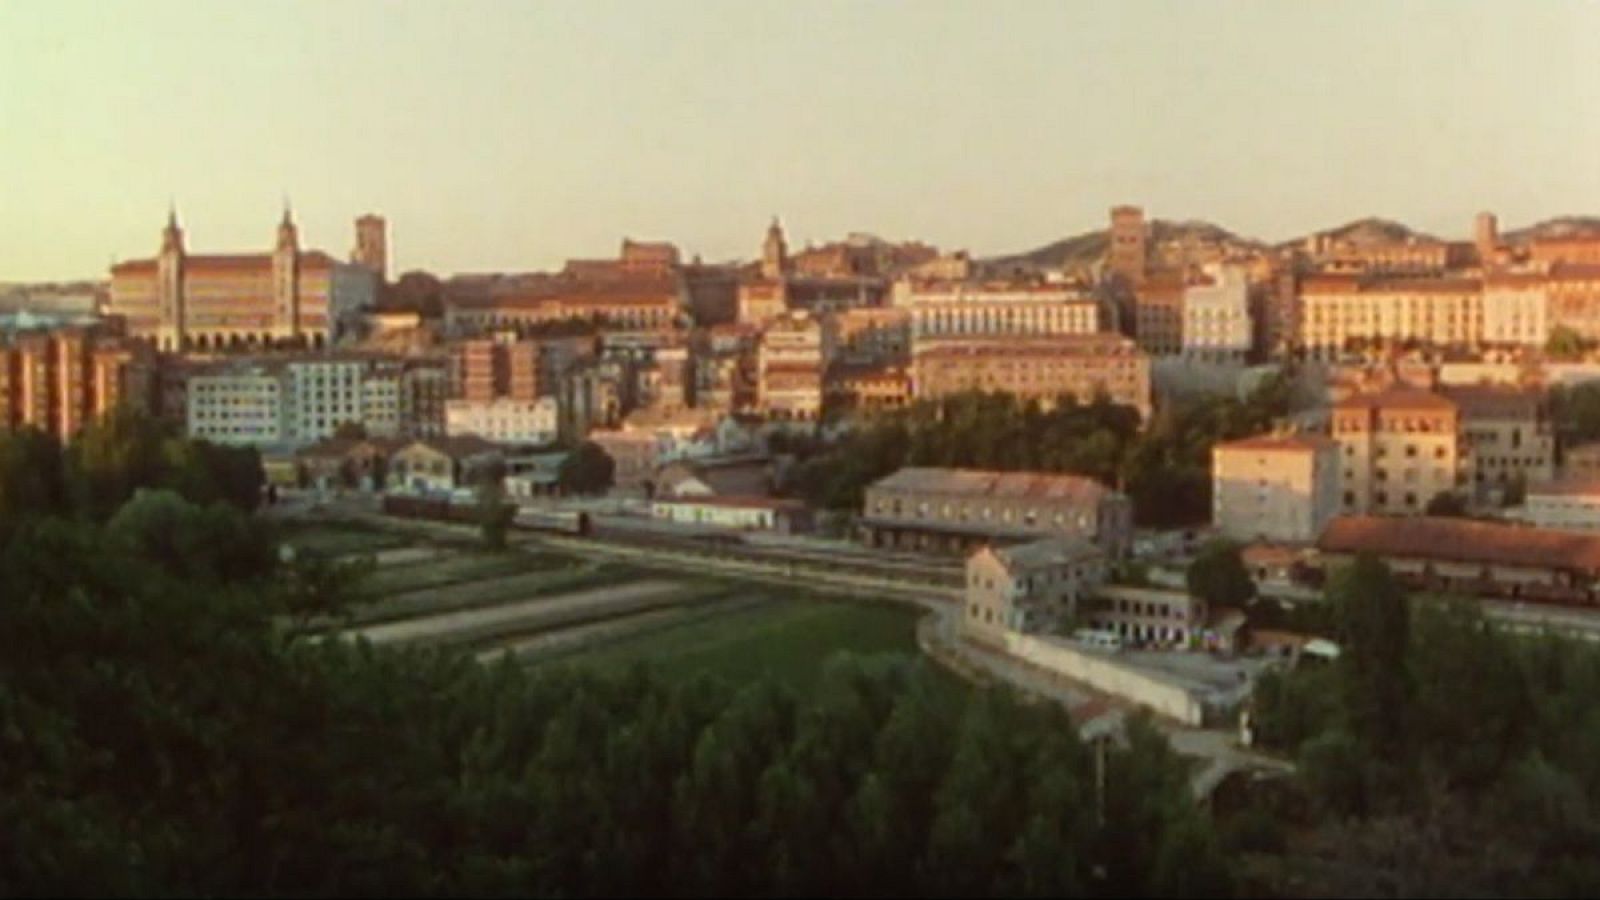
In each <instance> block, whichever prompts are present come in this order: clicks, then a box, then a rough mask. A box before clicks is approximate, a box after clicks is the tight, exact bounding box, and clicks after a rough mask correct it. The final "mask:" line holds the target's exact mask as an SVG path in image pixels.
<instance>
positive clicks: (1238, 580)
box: [1184, 540, 1256, 607]
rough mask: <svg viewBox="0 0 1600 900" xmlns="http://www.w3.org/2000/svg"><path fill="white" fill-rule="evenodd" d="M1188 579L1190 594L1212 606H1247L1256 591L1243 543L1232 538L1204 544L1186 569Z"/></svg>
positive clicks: (1186, 580)
mask: <svg viewBox="0 0 1600 900" xmlns="http://www.w3.org/2000/svg"><path fill="white" fill-rule="evenodd" d="M1184 581H1185V583H1186V584H1187V585H1188V588H1189V593H1190V594H1192V595H1194V596H1196V597H1199V598H1200V599H1202V600H1204V601H1206V603H1208V604H1210V605H1211V606H1212V607H1217V606H1243V605H1244V603H1245V602H1246V601H1247V600H1249V599H1250V598H1251V597H1254V596H1255V594H1256V586H1255V582H1254V581H1252V580H1251V579H1250V572H1249V570H1248V569H1246V568H1245V567H1244V559H1243V557H1242V556H1241V555H1240V551H1239V545H1238V544H1235V543H1233V542H1232V541H1226V540H1217V541H1212V542H1210V543H1208V544H1206V546H1205V547H1203V548H1201V550H1200V553H1199V554H1198V555H1196V556H1195V558H1194V561H1193V562H1191V563H1190V564H1189V570H1188V572H1186V573H1184Z"/></svg>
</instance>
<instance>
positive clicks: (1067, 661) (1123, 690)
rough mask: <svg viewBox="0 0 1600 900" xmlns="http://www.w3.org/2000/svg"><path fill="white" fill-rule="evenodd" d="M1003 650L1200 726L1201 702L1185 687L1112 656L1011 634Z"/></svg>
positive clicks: (1048, 639)
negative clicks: (1141, 670)
mask: <svg viewBox="0 0 1600 900" xmlns="http://www.w3.org/2000/svg"><path fill="white" fill-rule="evenodd" d="M1005 649H1006V652H1007V653H1010V654H1011V655H1013V656H1015V657H1017V658H1018V659H1021V660H1023V661H1025V662H1029V663H1032V664H1033V665H1036V666H1040V667H1042V668H1045V669H1048V670H1050V671H1052V672H1056V673H1059V674H1061V675H1063V676H1065V677H1067V678H1071V679H1073V680H1075V681H1081V682H1083V683H1084V684H1086V685H1088V686H1089V687H1091V688H1094V689H1095V690H1097V691H1103V692H1105V693H1107V694H1112V695H1114V696H1117V697H1121V698H1124V699H1126V700H1131V701H1133V702H1135V703H1142V704H1144V705H1145V706H1148V707H1150V708H1151V709H1152V710H1154V711H1155V712H1156V713H1158V714H1160V715H1163V716H1166V717H1167V718H1169V719H1174V720H1176V721H1178V722H1182V723H1183V724H1185V725H1192V726H1195V727H1199V726H1201V725H1202V724H1203V722H1204V712H1203V709H1202V707H1201V704H1200V701H1199V700H1198V699H1197V698H1195V697H1194V696H1193V695H1191V694H1190V693H1189V692H1188V691H1187V690H1185V689H1184V688H1182V687H1179V686H1177V685H1174V684H1168V683H1166V682H1164V681H1161V680H1160V679H1158V678H1155V677H1153V676H1150V675H1147V674H1145V673H1143V672H1140V671H1138V670H1136V669H1133V668H1131V667H1129V666H1125V665H1123V664H1122V663H1120V662H1118V661H1117V660H1116V658H1115V657H1111V656H1107V655H1104V654H1103V653H1096V652H1094V651H1091V650H1086V649H1079V648H1077V647H1075V646H1073V645H1072V644H1071V643H1069V642H1068V641H1066V640H1063V639H1061V638H1052V637H1042V636H1036V635H1025V634H1016V633H1014V632H1013V633H1011V634H1008V635H1007V636H1006V648H1005Z"/></svg>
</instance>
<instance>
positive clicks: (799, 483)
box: [779, 376, 1290, 527]
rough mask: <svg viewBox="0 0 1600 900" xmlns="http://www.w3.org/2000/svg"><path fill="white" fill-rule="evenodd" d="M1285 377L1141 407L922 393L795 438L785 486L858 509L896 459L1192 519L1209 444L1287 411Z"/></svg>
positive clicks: (1205, 485)
mask: <svg viewBox="0 0 1600 900" xmlns="http://www.w3.org/2000/svg"><path fill="white" fill-rule="evenodd" d="M1289 391H1290V380H1289V378H1288V377H1285V376H1279V377H1275V378H1273V379H1270V380H1268V381H1266V382H1264V383H1263V384H1262V385H1261V386H1260V387H1258V388H1257V389H1256V390H1255V391H1254V392H1252V393H1251V394H1250V395H1249V396H1248V397H1246V398H1245V399H1243V400H1240V399H1236V398H1233V397H1214V396H1208V397H1194V398H1187V399H1182V400H1174V401H1168V402H1164V403H1162V404H1160V405H1158V406H1157V408H1156V410H1155V412H1154V414H1153V415H1152V417H1151V421H1150V422H1149V424H1148V426H1147V427H1145V428H1143V429H1141V428H1140V424H1141V423H1140V421H1139V415H1138V413H1137V412H1136V411H1135V410H1134V409H1132V408H1131V407H1126V406H1118V405H1115V404H1112V403H1111V402H1110V401H1108V400H1106V399H1104V398H1103V397H1102V398H1100V399H1098V400H1096V401H1095V402H1093V403H1088V404H1083V403H1079V402H1078V401H1077V400H1076V399H1075V398H1073V397H1071V396H1065V397H1062V398H1060V400H1059V401H1058V402H1056V403H1055V404H1053V405H1051V407H1050V408H1049V409H1045V408H1044V407H1043V405H1041V404H1040V403H1039V402H1038V401H1036V400H1028V401H1026V402H1024V401H1020V400H1018V399H1017V398H1016V397H1015V396H1013V395H1011V394H1006V393H991V394H985V393H981V392H969V393H964V394H954V395H951V396H948V397H944V398H941V399H939V400H922V401H918V402H916V403H914V404H913V405H912V406H911V407H909V408H908V409H905V410H900V411H894V412H888V413H881V414H878V415H876V416H874V417H871V418H868V419H865V420H864V421H861V422H859V423H858V424H857V425H856V427H855V428H853V429H852V430H851V431H849V432H848V433H847V434H846V435H845V436H844V437H843V438H842V439H841V440H840V441H839V442H837V443H835V444H833V445H831V446H825V445H820V444H816V443H813V442H805V441H794V442H786V443H784V444H782V445H781V446H780V447H779V449H781V450H788V451H791V452H794V453H795V455H796V457H797V464H796V466H795V467H794V469H793V470H792V473H791V475H790V476H789V478H788V479H787V480H786V482H785V484H784V485H783V486H782V487H783V489H784V490H785V491H786V492H788V493H790V494H791V495H794V496H798V497H801V498H804V499H805V500H806V501H807V502H809V503H811V504H812V505H814V506H817V507H821V508H825V509H831V510H857V509H860V507H861V501H862V492H863V490H864V489H865V488H866V486H867V485H869V484H871V483H872V482H873V481H876V480H877V479H879V478H882V477H883V476H885V475H888V474H890V473H891V472H894V471H895V470H896V469H898V468H900V467H901V466H952V467H969V468H983V469H999V470H1006V471H1014V470H1034V471H1043V472H1070V473H1074V474H1078V475H1086V476H1088V477H1091V478H1095V479H1097V480H1099V481H1101V482H1103V483H1105V484H1107V485H1110V486H1113V487H1118V488H1120V489H1122V490H1124V491H1126V492H1127V493H1128V495H1129V496H1130V497H1131V498H1132V499H1133V503H1134V517H1135V520H1136V522H1137V523H1138V524H1140V525H1142V526H1149V527H1169V526H1177V525H1192V524H1196V523H1199V522H1204V521H1206V520H1207V519H1208V518H1209V517H1210V515H1211V448H1212V446H1213V445H1215V444H1216V443H1217V442H1218V441H1226V440H1233V439H1235V438H1241V437H1245V436H1248V435H1251V434H1258V433H1260V432H1262V431H1265V430H1267V429H1268V428H1270V427H1271V425H1272V424H1273V422H1274V420H1276V419H1280V418H1282V417H1283V416H1285V415H1287V414H1288V412H1289Z"/></svg>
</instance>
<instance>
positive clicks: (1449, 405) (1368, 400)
mask: <svg viewBox="0 0 1600 900" xmlns="http://www.w3.org/2000/svg"><path fill="white" fill-rule="evenodd" d="M1455 408H1456V404H1455V403H1453V402H1451V401H1450V400H1449V399H1448V398H1446V397H1442V396H1440V395H1439V394H1435V393H1434V392H1432V391H1426V390H1423V389H1421V388H1412V387H1391V388H1387V389H1385V390H1382V391H1377V392H1375V393H1363V394H1353V395H1351V396H1349V397H1346V398H1344V399H1343V400H1340V401H1339V402H1338V403H1335V404H1334V409H1380V410H1381V409H1433V410H1447V409H1449V410H1453V409H1455Z"/></svg>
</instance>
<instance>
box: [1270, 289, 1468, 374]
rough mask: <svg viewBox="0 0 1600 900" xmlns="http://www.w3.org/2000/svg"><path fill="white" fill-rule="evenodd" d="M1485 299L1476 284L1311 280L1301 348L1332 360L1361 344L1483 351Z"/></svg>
mask: <svg viewBox="0 0 1600 900" xmlns="http://www.w3.org/2000/svg"><path fill="white" fill-rule="evenodd" d="M1483 297H1484V292H1483V282H1482V281H1480V280H1478V279H1474V278H1379V279H1371V278H1364V277H1360V276H1355V275H1318V276H1312V277H1308V278H1306V279H1304V281H1303V282H1302V283H1301V286H1300V301H1301V318H1300V335H1299V341H1300V345H1301V346H1302V347H1304V348H1305V349H1306V350H1307V351H1308V352H1310V353H1311V354H1313V355H1314V356H1319V357H1323V358H1329V359H1331V358H1335V357H1337V356H1338V355H1339V354H1340V353H1342V352H1343V351H1345V350H1347V349H1349V348H1351V347H1354V346H1359V345H1362V344H1365V345H1369V346H1370V345H1372V344H1376V343H1385V344H1405V343H1415V344H1420V345H1426V346H1434V347H1478V346H1480V345H1481V344H1482V342H1483V339H1484V307H1483Z"/></svg>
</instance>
